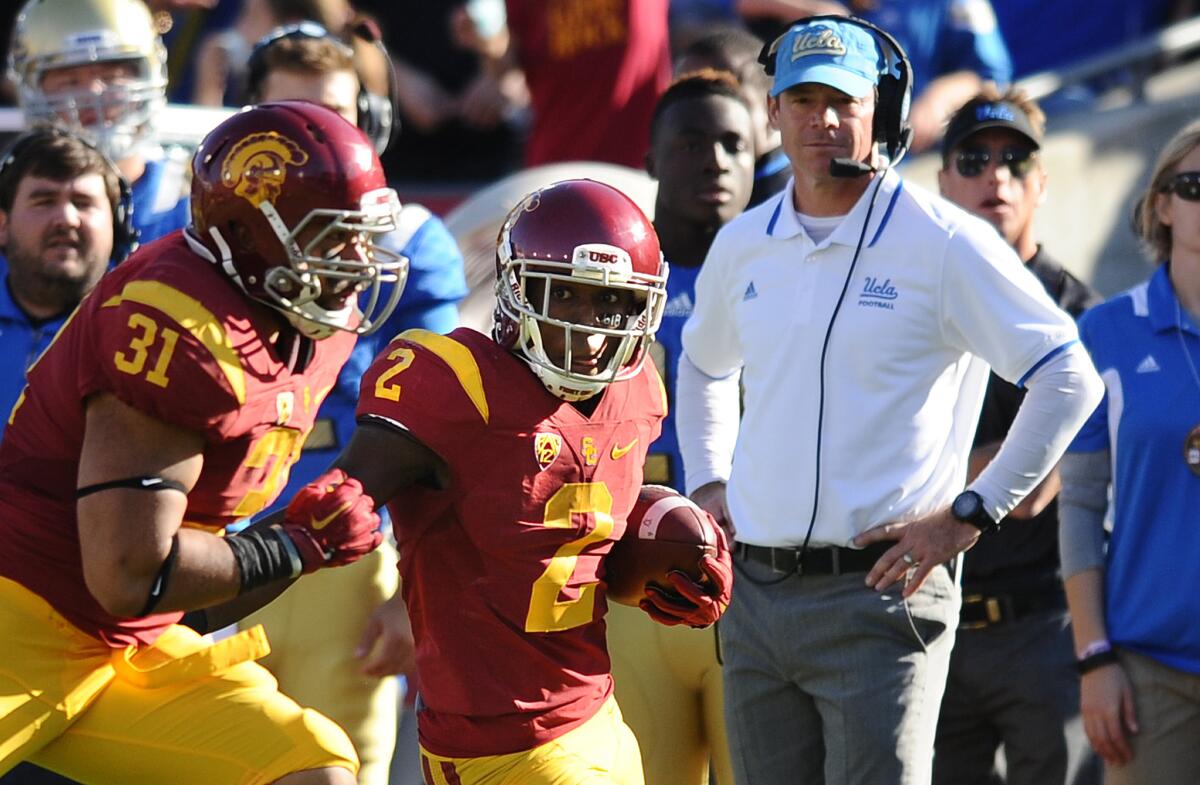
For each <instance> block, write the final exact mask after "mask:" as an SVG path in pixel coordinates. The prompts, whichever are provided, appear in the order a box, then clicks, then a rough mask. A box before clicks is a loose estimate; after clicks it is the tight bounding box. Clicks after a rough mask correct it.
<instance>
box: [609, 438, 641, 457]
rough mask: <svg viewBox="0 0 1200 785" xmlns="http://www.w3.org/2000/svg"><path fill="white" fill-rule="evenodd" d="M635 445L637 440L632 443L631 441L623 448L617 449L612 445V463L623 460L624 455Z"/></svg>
mask: <svg viewBox="0 0 1200 785" xmlns="http://www.w3.org/2000/svg"><path fill="white" fill-rule="evenodd" d="M637 443H638V440H637V439H634V440H633V441H631V442H630V443H629V444H627V445H625V446H624V447H618V446H617V445H615V444H614V445H613V448H612V459H613V460H614V461H619V460H621V459H622V458H624V457H625V455H626V454H627V453H628V452H629V451H630V450H632V449H633V446H634V445H635V444H637Z"/></svg>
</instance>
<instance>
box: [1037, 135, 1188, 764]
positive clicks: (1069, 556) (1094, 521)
mask: <svg viewBox="0 0 1200 785" xmlns="http://www.w3.org/2000/svg"><path fill="white" fill-rule="evenodd" d="M1134 227H1135V229H1136V231H1137V233H1138V235H1139V236H1140V237H1141V239H1142V241H1143V243H1144V245H1145V247H1146V250H1147V252H1148V255H1149V256H1150V258H1151V259H1153V260H1154V261H1156V262H1157V263H1158V268H1157V269H1156V270H1155V271H1154V274H1153V275H1152V276H1151V277H1150V280H1149V281H1147V282H1145V283H1142V284H1140V285H1139V286H1137V287H1135V288H1133V289H1131V290H1129V291H1127V292H1124V293H1122V294H1120V295H1117V296H1116V297H1114V298H1112V299H1110V300H1108V301H1107V302H1105V303H1104V304H1103V305H1099V306H1096V307H1095V308H1093V309H1091V310H1090V311H1088V312H1087V313H1086V314H1084V316H1083V318H1082V319H1081V320H1080V323H1079V327H1080V337H1081V339H1082V341H1083V343H1084V345H1085V346H1086V347H1087V349H1088V351H1090V352H1091V354H1092V359H1093V361H1094V363H1095V365H1096V369H1097V370H1098V371H1099V372H1100V375H1101V377H1102V378H1103V379H1104V386H1105V391H1106V395H1105V397H1104V400H1103V401H1102V402H1101V404H1100V405H1099V406H1098V407H1097V408H1096V411H1095V412H1094V413H1093V414H1092V416H1091V417H1090V418H1089V419H1088V421H1087V423H1085V424H1084V426H1083V429H1082V430H1080V432H1079V434H1078V436H1076V438H1075V441H1074V443H1073V444H1072V445H1071V447H1070V451H1069V452H1068V453H1067V455H1066V457H1065V458H1064V459H1063V464H1062V482H1063V489H1062V496H1061V502H1060V504H1059V518H1060V527H1061V529H1060V537H1061V545H1060V550H1061V551H1062V557H1063V575H1064V576H1065V577H1066V586H1067V601H1068V603H1069V604H1070V608H1071V621H1072V624H1073V626H1074V632H1075V653H1076V655H1077V657H1078V668H1079V671H1080V672H1081V673H1082V674H1083V685H1082V689H1081V693H1082V696H1081V700H1080V706H1081V711H1082V714H1083V721H1084V728H1085V730H1086V731H1087V735H1088V738H1089V739H1090V741H1091V743H1092V746H1093V747H1095V749H1096V752H1098V753H1099V754H1100V757H1101V758H1103V759H1104V762H1105V774H1104V777H1105V779H1104V781H1105V783H1106V785H1142V784H1144V783H1157V782H1162V783H1192V782H1200V747H1198V746H1197V744H1196V741H1197V739H1200V626H1198V625H1197V624H1196V619H1197V618H1200V595H1197V593H1196V590H1195V576H1196V554H1200V527H1197V525H1196V510H1197V509H1200V479H1198V478H1200V372H1198V371H1197V369H1198V368H1200V123H1192V124H1191V125H1189V126H1187V127H1185V128H1184V129H1183V130H1181V131H1180V132H1179V133H1178V134H1176V135H1175V136H1174V137H1173V138H1172V139H1171V141H1170V142H1168V143H1167V146H1166V148H1165V149H1164V150H1163V152H1162V154H1161V155H1160V157H1159V159H1158V161H1157V163H1156V164H1155V166H1154V170H1153V173H1152V174H1151V177H1150V182H1149V185H1148V186H1147V188H1146V190H1145V192H1144V193H1143V194H1142V195H1141V197H1140V198H1139V199H1138V201H1137V206H1136V208H1135V212H1134ZM1106 512H1107V514H1108V516H1109V517H1110V521H1111V524H1112V534H1111V537H1110V538H1109V541H1108V550H1107V555H1106V553H1105V548H1104V539H1105V537H1104V528H1105V518H1106Z"/></svg>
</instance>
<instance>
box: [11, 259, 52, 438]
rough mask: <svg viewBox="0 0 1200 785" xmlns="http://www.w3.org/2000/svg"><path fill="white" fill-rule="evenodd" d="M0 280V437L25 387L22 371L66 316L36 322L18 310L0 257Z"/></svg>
mask: <svg viewBox="0 0 1200 785" xmlns="http://www.w3.org/2000/svg"><path fill="white" fill-rule="evenodd" d="M0 279H2V280H3V282H4V283H3V285H2V286H0V357H3V358H4V361H5V364H6V367H7V368H8V371H7V372H6V373H0V434H3V433H4V428H5V426H6V425H8V415H9V412H11V411H12V407H13V404H15V403H16V402H17V398H19V397H20V395H21V390H23V389H24V388H25V371H27V370H28V369H29V366H30V365H32V364H33V361H34V360H36V359H37V358H38V357H40V356H41V354H42V352H44V351H45V350H46V347H47V346H49V345H50V341H51V340H52V339H53V338H54V336H55V335H56V334H57V333H58V328H60V327H62V325H63V322H65V321H66V320H67V316H68V314H66V313H64V314H61V315H59V316H56V317H54V318H53V319H44V320H36V319H32V318H30V317H29V316H28V315H27V314H26V313H25V312H24V311H22V310H21V308H20V306H18V305H17V302H16V300H14V299H13V296H12V290H11V289H9V287H8V265H7V264H6V263H5V262H4V259H3V257H0Z"/></svg>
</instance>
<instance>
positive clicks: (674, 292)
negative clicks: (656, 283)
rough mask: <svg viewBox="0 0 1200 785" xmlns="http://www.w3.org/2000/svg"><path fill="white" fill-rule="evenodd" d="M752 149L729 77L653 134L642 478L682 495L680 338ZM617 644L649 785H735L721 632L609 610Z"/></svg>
mask: <svg viewBox="0 0 1200 785" xmlns="http://www.w3.org/2000/svg"><path fill="white" fill-rule="evenodd" d="M753 139H754V120H753V118H752V116H751V112H750V105H749V102H748V101H747V100H746V98H745V96H744V95H743V93H742V89H741V87H739V85H738V84H737V81H736V80H735V79H734V77H733V76H732V75H731V74H728V73H724V72H717V71H712V70H709V71H701V72H696V73H691V74H685V75H683V76H681V77H680V78H679V79H678V80H676V81H675V83H674V84H672V85H671V87H670V88H668V89H667V92H666V93H664V94H663V97H662V100H660V101H659V103H658V108H657V109H656V110H655V113H654V119H653V121H652V124H651V135H650V152H649V153H648V154H647V156H646V170H647V171H648V172H649V173H650V176H651V177H654V178H655V179H656V180H658V195H657V197H656V199H655V205H654V228H655V230H656V231H657V233H658V237H659V242H660V243H661V245H662V251H663V256H664V258H666V260H667V263H668V264H670V265H671V274H670V275H669V276H668V277H667V304H666V308H665V310H664V313H663V318H662V323H661V325H660V327H659V329H658V332H657V333H656V334H655V342H654V344H653V345H652V346H651V348H650V356H651V357H652V358H653V359H654V364H655V365H656V366H658V370H659V374H660V375H661V376H662V378H663V383H664V385H665V386H666V389H667V396H668V400H669V401H670V402H669V403H668V405H667V417H666V419H665V420H664V421H663V429H662V433H661V434H660V435H659V437H658V439H656V440H655V441H654V443H653V444H652V445H651V446H650V451H649V454H647V456H646V467H645V472H644V476H645V481H646V482H647V483H655V484H659V485H669V486H671V487H673V488H675V489H676V490H678V491H680V492H682V491H683V487H684V485H683V460H682V458H681V457H680V455H679V447H678V444H677V441H676V438H675V425H674V420H673V419H672V415H671V411H672V409H673V407H674V400H673V398H674V388H675V369H676V367H677V366H678V364H679V353H680V345H679V341H680V338H679V335H680V332H681V331H682V330H683V323H684V322H685V321H687V317H688V316H689V315H690V314H691V312H692V304H693V302H694V300H695V282H696V274H697V273H699V271H700V265H701V263H702V262H703V261H704V257H705V255H706V254H707V253H708V247H709V245H711V244H712V240H713V237H714V236H716V233H717V230H718V229H720V228H721V227H722V226H723V225H724V224H725V223H726V222H727V221H729V220H730V219H731V218H733V217H734V216H735V215H737V214H738V213H740V212H741V211H742V210H744V209H745V207H746V201H747V200H748V199H749V198H750V189H751V187H752V184H753V173H754V143H753ZM608 642H609V654H610V657H611V658H612V669H613V679H614V682H615V684H616V696H617V702H618V703H619V704H620V706H621V713H622V715H623V716H624V717H625V722H626V723H627V724H628V725H629V727H630V728H631V729H632V730H633V733H634V735H635V736H637V738H638V746H639V747H640V748H641V752H642V765H643V767H644V768H645V776H646V784H647V785H709V782H710V779H709V776H710V764H711V773H712V775H713V778H714V780H715V782H716V783H718V785H733V765H732V763H730V760H729V744H728V741H727V740H726V738H725V718H724V715H723V712H724V708H725V701H724V694H725V691H724V685H723V683H722V679H721V662H720V658H719V657H718V656H717V646H718V643H717V631H716V628H715V627H711V628H708V629H703V630H693V629H688V628H686V627H678V626H677V627H664V626H663V625H661V624H656V623H654V622H653V621H652V620H651V619H650V618H648V617H647V616H646V615H645V614H644V613H642V612H641V611H640V609H638V608H632V607H626V606H623V605H618V604H615V603H609V607H608Z"/></svg>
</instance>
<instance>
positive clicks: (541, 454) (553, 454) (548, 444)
mask: <svg viewBox="0 0 1200 785" xmlns="http://www.w3.org/2000/svg"><path fill="white" fill-rule="evenodd" d="M560 452H562V437H561V436H559V435H558V434H557V433H535V434H534V435H533V457H534V458H535V459H537V462H538V466H540V467H541V468H542V469H545V468H546V467H548V466H549V465H550V464H552V463H554V461H555V460H556V459H557V458H558V454H559V453H560Z"/></svg>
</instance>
